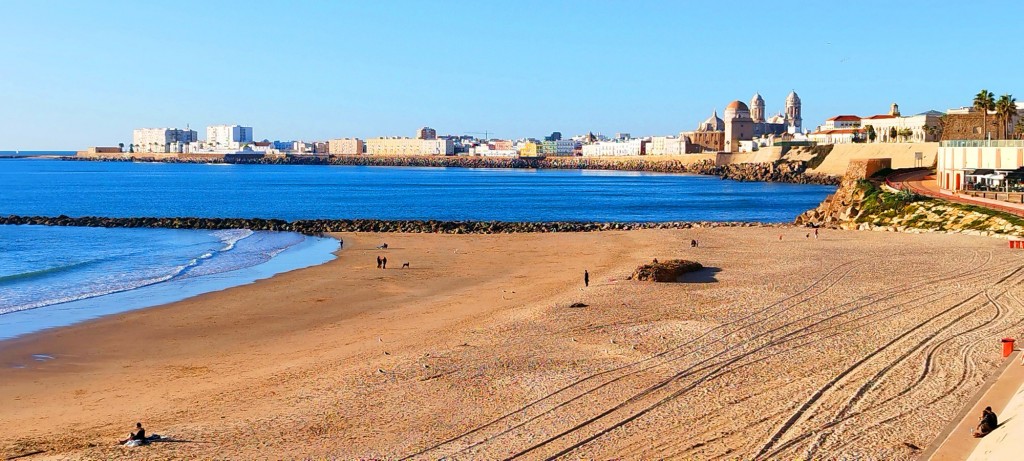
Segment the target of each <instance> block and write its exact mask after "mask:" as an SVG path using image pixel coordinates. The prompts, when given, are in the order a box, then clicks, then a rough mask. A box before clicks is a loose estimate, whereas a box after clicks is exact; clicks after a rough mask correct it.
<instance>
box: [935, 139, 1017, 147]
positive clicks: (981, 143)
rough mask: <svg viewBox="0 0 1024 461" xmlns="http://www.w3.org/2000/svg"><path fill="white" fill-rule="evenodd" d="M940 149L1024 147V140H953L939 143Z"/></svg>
mask: <svg viewBox="0 0 1024 461" xmlns="http://www.w3.org/2000/svg"><path fill="white" fill-rule="evenodd" d="M939 147H1024V139H992V140H986V139H952V140H949V141H941V142H939Z"/></svg>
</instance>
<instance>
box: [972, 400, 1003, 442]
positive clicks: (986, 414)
mask: <svg viewBox="0 0 1024 461" xmlns="http://www.w3.org/2000/svg"><path fill="white" fill-rule="evenodd" d="M979 419H980V421H979V422H978V428H977V429H975V430H974V436H975V437H984V436H986V435H988V433H989V432H992V431H994V430H995V429H996V427H997V426H999V418H997V417H996V413H995V412H994V411H992V407H985V411H982V412H981V418H979Z"/></svg>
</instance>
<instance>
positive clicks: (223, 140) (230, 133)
mask: <svg viewBox="0 0 1024 461" xmlns="http://www.w3.org/2000/svg"><path fill="white" fill-rule="evenodd" d="M251 142H252V127H251V126H241V125H210V126H208V127H206V147H207V148H208V149H214V150H220V149H234V150H238V149H241V148H242V146H243V145H245V144H248V143H251Z"/></svg>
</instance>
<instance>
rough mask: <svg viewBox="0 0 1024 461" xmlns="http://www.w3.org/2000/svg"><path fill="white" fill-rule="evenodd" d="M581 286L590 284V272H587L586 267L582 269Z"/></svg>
mask: <svg viewBox="0 0 1024 461" xmlns="http://www.w3.org/2000/svg"><path fill="white" fill-rule="evenodd" d="M583 286H585V287H589V286H590V272H587V271H586V269H584V270H583Z"/></svg>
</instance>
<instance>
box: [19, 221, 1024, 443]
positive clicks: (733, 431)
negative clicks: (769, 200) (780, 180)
mask: <svg viewBox="0 0 1024 461" xmlns="http://www.w3.org/2000/svg"><path fill="white" fill-rule="evenodd" d="M780 235H781V236H782V239H781V240H780V239H779V237H780ZM343 237H344V240H345V249H344V250H342V251H341V252H339V257H338V259H337V260H335V261H332V262H330V263H327V264H324V265H321V266H317V267H312V268H308V269H302V270H298V271H294V272H290V273H286V274H281V275H278V276H276V277H273V278H271V279H268V280H263V281H259V282H257V283H255V284H252V285H248V286H242V287H236V288H232V289H228V290H224V291H221V292H216V293H210V294H206V295H202V296H199V297H196V298H192V299H188V300H185V301H182V302H178V303H174V304H170V305H166V306H161V307H155V308H149V309H144V310H139V311H134V312H130V313H126V314H122V315H117V316H111V317H105V318H102V319H98V320H95V321H91V322H87V323H83V324H79V325H75V326H71V327H66V328H60V329H56V330H52V331H48V332H43V333H39V334H33V335H29V336H27V337H23V338H19V339H15V340H10V341H5V342H0V409H2V410H0V428H2V429H0V454H3V455H4V456H5V457H11V456H18V455H22V454H26V453H32V452H41V453H39V454H35V455H32V456H29V457H26V458H24V459H30V460H36V459H49V458H54V459H67V458H72V459H114V458H123V459H129V458H130V459H168V458H178V459H199V458H207V459H208V458H217V459H302V458H338V459H358V458H380V459H439V458H444V457H450V458H455V459H509V458H516V459H547V458H551V457H559V456H565V457H566V458H567V459H569V458H573V459H577V458H615V457H621V458H624V459H652V458H675V459H735V458H743V459H750V458H755V457H760V458H766V459H792V458H801V459H803V458H812V459H834V458H863V459H912V458H913V457H914V456H915V455H916V454H917V453H920V450H922V449H924V448H925V447H926V446H927V445H928V444H930V443H931V442H932V438H933V437H935V436H936V435H937V434H938V433H939V431H940V430H941V429H942V428H943V426H944V425H945V424H946V423H947V422H948V421H949V420H950V419H951V418H953V417H954V416H955V415H956V414H957V412H958V411H960V409H961V407H962V406H963V404H964V403H965V402H966V401H967V400H968V399H969V398H970V396H971V395H972V394H973V393H974V391H975V390H976V389H977V388H978V387H979V386H980V385H981V384H982V383H983V382H984V380H985V379H986V378H987V377H988V376H989V375H990V374H991V373H993V371H994V370H995V369H996V368H997V366H998V365H999V363H1000V361H1001V358H1000V355H999V347H1000V345H999V342H998V338H1001V337H1003V336H1017V337H1019V336H1020V333H1021V330H1022V329H1024V303H1022V300H1024V293H1022V289H1021V281H1022V280H1024V260H1022V259H1021V253H1018V252H1014V251H1012V250H1008V249H1006V243H1005V241H1003V240H998V239H991V238H983V237H970V236H962V235H941V234H924V235H910V234H892V233H882V232H854V231H832V230H823V231H822V232H821V235H820V238H819V239H814V238H813V236H811V238H807V237H806V230H803V229H796V228H786V229H779V228H719V229H693V230H639V231H624V232H598V233H564V234H543V233H537V234H508V235H440V234H344V235H343ZM690 239H698V240H699V241H700V247H699V248H696V249H692V248H690V247H689V242H690ZM383 242H387V243H388V244H389V247H390V248H389V249H388V250H376V249H375V247H376V246H377V245H380V244H381V243H383ZM377 255H386V256H387V258H388V269H387V270H378V269H376V267H375V257H376V256H377ZM652 258H658V259H669V258H683V259H691V260H694V261H697V262H700V263H701V264H703V265H704V266H706V269H705V270H704V271H702V272H701V273H698V274H694V275H692V276H689V278H688V280H687V283H675V284H652V283H644V282H635V281H629V280H627V277H628V276H629V275H630V273H631V272H632V271H633V269H635V268H636V266H637V265H639V264H642V263H645V262H649V261H650V260H651V259H652ZM404 262H409V263H410V267H409V268H407V269H402V268H401V266H402V263H404ZM584 269H586V270H589V272H590V274H591V278H590V287H588V288H584V287H583V271H584ZM572 303H584V304H586V307H576V308H573V307H569V306H570V304H572ZM33 354H46V355H49V356H52V357H54V359H53V360H46V361H36V360H34V359H33ZM136 421H142V422H143V423H144V424H145V426H146V428H147V430H148V432H150V433H156V434H161V435H163V436H168V437H173V438H174V439H175V440H177V442H175V443H154V444H152V445H149V446H146V447H139V448H124V447H120V446H117V445H116V442H117V440H118V439H122V438H124V437H125V436H126V435H127V433H128V432H129V431H130V430H131V429H132V428H133V426H134V424H135V422H136Z"/></svg>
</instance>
